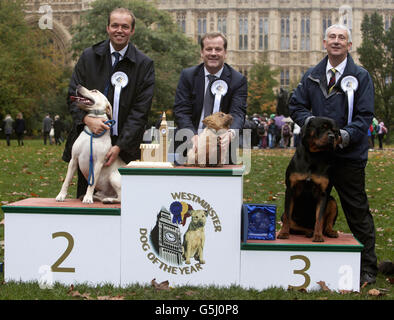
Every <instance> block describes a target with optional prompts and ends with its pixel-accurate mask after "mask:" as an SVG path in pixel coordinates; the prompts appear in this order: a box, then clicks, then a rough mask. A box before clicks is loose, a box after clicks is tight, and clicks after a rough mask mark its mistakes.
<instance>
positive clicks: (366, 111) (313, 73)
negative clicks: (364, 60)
mask: <svg viewBox="0 0 394 320" xmlns="http://www.w3.org/2000/svg"><path fill="white" fill-rule="evenodd" d="M327 60H328V57H327V56H326V57H325V58H324V59H323V60H321V61H320V62H319V63H318V64H317V65H316V66H314V67H312V68H310V69H309V70H308V71H307V72H306V73H305V74H304V76H303V78H302V80H301V82H300V84H299V85H298V86H297V88H296V89H295V91H294V93H293V95H292V96H291V99H290V103H289V111H290V116H291V118H292V119H293V120H294V121H295V122H296V123H297V124H298V125H299V126H303V125H304V123H305V120H306V119H307V118H308V117H310V116H323V117H328V118H331V119H333V120H334V121H335V122H336V124H337V126H338V127H339V128H340V129H342V130H344V131H346V132H347V135H348V136H349V137H348V139H349V143H348V145H347V146H346V147H344V148H338V149H337V152H336V156H337V157H338V158H341V159H349V160H352V161H354V162H360V163H361V165H362V166H364V165H365V164H366V161H367V159H368V148H369V145H368V136H367V131H368V127H369V125H370V124H371V122H372V118H373V114H374V92H375V91H374V85H373V82H372V78H371V76H370V74H369V73H368V71H367V70H365V69H364V68H362V67H360V66H358V65H356V64H355V63H354V61H353V59H352V57H351V56H350V54H348V56H347V63H346V67H345V70H344V73H343V75H342V76H341V77H340V78H339V79H338V81H337V83H336V84H335V86H334V88H333V90H332V91H331V93H328V92H327V77H326V66H327ZM346 76H353V77H355V78H356V79H357V81H358V84H359V86H358V89H357V90H356V91H355V92H354V108H353V117H352V119H351V122H350V124H348V123H347V122H348V99H347V95H346V93H345V92H343V90H342V88H341V81H342V79H343V78H344V77H346ZM342 138H344V137H343V135H342Z"/></svg>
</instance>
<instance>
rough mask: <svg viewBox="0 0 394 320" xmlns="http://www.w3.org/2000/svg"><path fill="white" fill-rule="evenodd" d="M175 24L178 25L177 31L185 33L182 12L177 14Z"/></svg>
mask: <svg viewBox="0 0 394 320" xmlns="http://www.w3.org/2000/svg"><path fill="white" fill-rule="evenodd" d="M176 23H177V24H178V27H179V30H181V31H182V32H183V33H186V17H185V14H184V13H183V12H181V13H177V15H176Z"/></svg>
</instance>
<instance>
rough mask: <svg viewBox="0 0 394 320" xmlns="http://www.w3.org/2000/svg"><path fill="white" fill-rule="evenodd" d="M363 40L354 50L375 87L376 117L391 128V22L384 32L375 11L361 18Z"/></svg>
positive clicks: (393, 86) (393, 37) (393, 68)
mask: <svg viewBox="0 0 394 320" xmlns="http://www.w3.org/2000/svg"><path fill="white" fill-rule="evenodd" d="M361 31H362V35H363V41H362V43H361V46H360V47H359V48H358V49H357V53H358V54H359V55H360V62H361V64H362V65H363V66H364V68H365V69H367V70H368V72H369V73H370V75H371V77H372V79H373V83H374V86H375V115H376V117H377V118H381V119H383V121H384V122H385V125H386V126H388V128H389V132H390V131H391V130H390V128H393V109H394V98H393V97H394V82H393V74H394V72H393V71H394V56H393V51H394V19H393V20H392V22H391V27H390V28H389V29H388V30H384V26H383V18H382V16H380V15H379V14H378V13H377V12H375V13H373V14H371V16H368V15H367V14H366V15H365V16H364V18H363V22H362V24H361Z"/></svg>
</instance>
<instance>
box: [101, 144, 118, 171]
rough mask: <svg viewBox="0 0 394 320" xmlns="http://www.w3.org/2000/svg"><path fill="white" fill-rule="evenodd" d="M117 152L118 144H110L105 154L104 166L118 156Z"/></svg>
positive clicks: (108, 164)
mask: <svg viewBox="0 0 394 320" xmlns="http://www.w3.org/2000/svg"><path fill="white" fill-rule="evenodd" d="M119 152H120V148H119V147H118V146H112V147H111V149H109V151H108V152H107V154H106V155H105V159H107V162H106V163H105V164H104V166H106V167H108V166H110V165H111V164H112V163H113V162H114V161H115V160H116V159H117V158H118V156H119Z"/></svg>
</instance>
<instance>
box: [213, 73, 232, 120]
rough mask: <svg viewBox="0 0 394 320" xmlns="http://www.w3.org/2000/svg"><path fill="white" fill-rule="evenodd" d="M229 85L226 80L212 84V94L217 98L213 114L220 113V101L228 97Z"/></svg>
mask: <svg viewBox="0 0 394 320" xmlns="http://www.w3.org/2000/svg"><path fill="white" fill-rule="evenodd" d="M227 90H228V85H227V83H226V81H224V80H216V81H214V82H213V83H212V86H211V92H212V94H213V95H214V96H215V102H214V104H213V111H212V113H215V112H218V111H219V109H220V101H221V99H222V97H223V96H225V95H226V93H227Z"/></svg>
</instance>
